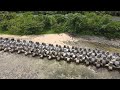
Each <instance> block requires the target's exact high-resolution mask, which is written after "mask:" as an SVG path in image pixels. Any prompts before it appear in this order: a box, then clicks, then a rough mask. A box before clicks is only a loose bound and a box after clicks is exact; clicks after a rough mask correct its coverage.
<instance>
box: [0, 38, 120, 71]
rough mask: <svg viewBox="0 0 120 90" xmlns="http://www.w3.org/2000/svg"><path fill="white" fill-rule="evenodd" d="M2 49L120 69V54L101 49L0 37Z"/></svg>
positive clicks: (50, 58)
mask: <svg viewBox="0 0 120 90" xmlns="http://www.w3.org/2000/svg"><path fill="white" fill-rule="evenodd" d="M0 50H3V51H4V52H11V53H13V52H17V53H18V54H21V53H24V54H25V55H26V56H27V55H32V56H33V57H35V56H38V57H40V58H45V57H47V58H48V59H49V60H52V59H56V60H57V61H60V60H65V61H66V62H68V63H70V62H75V63H76V64H80V63H83V64H85V65H86V66H88V65H95V66H96V68H100V67H107V68H108V69H109V70H113V69H117V70H120V54H119V53H110V52H108V51H103V50H99V49H95V50H93V49H88V48H78V47H74V46H72V47H69V46H66V45H64V46H61V45H58V44H56V45H53V44H46V43H39V42H33V41H27V40H20V39H14V38H2V37H0Z"/></svg>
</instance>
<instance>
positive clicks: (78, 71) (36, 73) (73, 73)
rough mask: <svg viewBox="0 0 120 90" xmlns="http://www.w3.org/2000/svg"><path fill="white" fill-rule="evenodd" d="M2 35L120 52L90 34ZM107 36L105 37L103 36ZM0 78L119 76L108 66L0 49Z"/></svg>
mask: <svg viewBox="0 0 120 90" xmlns="http://www.w3.org/2000/svg"><path fill="white" fill-rule="evenodd" d="M0 36H2V37H14V38H20V39H26V40H32V41H38V42H45V43H52V44H60V45H64V44H66V45H70V46H72V45H73V46H77V47H84V48H85V47H86V48H93V49H94V48H99V49H103V50H108V51H111V52H120V48H115V47H112V46H108V45H106V44H105V43H103V42H102V44H100V43H98V41H99V40H98V39H100V40H101V38H97V39H95V38H94V40H93V39H91V38H90V37H89V38H88V37H86V38H85V37H79V38H78V37H76V38H73V37H70V36H69V35H67V34H49V35H38V36H36V35H30V36H15V35H0ZM104 40H105V39H104ZM0 78H1V79H7V78H8V79H86V78H87V79H111V78H112V79H120V73H119V72H118V71H112V72H109V71H108V70H107V69H104V68H101V69H96V68H95V67H91V66H89V67H86V66H84V65H76V64H75V63H70V64H68V63H66V62H64V61H61V62H57V61H55V60H50V61H49V60H47V59H40V58H39V57H35V58H33V57H31V56H24V55H23V54H21V55H18V54H16V53H13V54H11V53H7V52H6V53H4V52H2V51H1V52H0Z"/></svg>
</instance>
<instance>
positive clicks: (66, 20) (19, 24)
mask: <svg viewBox="0 0 120 90" xmlns="http://www.w3.org/2000/svg"><path fill="white" fill-rule="evenodd" d="M105 13H106V12H105V11H104V12H99V11H95V12H93V11H90V12H89V11H87V12H85V11H68V12H67V11H60V12H59V11H54V12H53V11H34V12H33V11H32V12H31V11H29V12H23V11H20V12H5V11H1V12H0V33H8V34H18V35H32V34H43V33H64V32H67V33H75V34H85V35H86V34H88V35H102V36H105V37H108V38H120V22H117V21H115V22H113V21H112V20H111V16H110V15H108V14H105Z"/></svg>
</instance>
